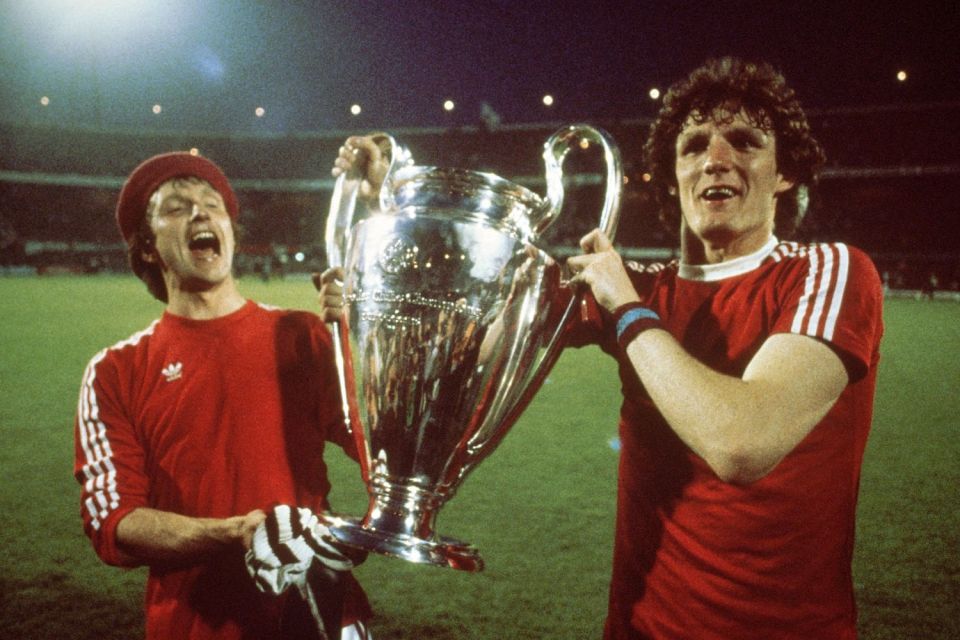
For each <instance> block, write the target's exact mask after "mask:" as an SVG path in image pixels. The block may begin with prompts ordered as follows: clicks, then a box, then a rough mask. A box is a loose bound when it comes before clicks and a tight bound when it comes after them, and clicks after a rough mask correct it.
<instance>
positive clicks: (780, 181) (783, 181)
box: [775, 174, 796, 196]
mask: <svg viewBox="0 0 960 640" xmlns="http://www.w3.org/2000/svg"><path fill="white" fill-rule="evenodd" d="M795 184H796V182H795V181H793V180H788V179H787V178H784V177H783V176H782V175H780V174H777V189H776V192H775V193H776V194H777V195H778V196H779V195H782V194H784V193H786V192H787V191H790V189H793V185H795Z"/></svg>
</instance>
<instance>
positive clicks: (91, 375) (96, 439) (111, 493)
mask: <svg viewBox="0 0 960 640" xmlns="http://www.w3.org/2000/svg"><path fill="white" fill-rule="evenodd" d="M157 322H159V321H158V320H157V321H154V322H153V323H152V324H151V325H150V326H149V327H147V328H146V329H144V330H143V331H140V332H138V333H135V334H133V335H132V336H130V337H129V338H128V339H126V340H123V341H121V342H118V343H117V344H115V345H113V346H112V347H108V348H106V349H104V350H102V351H101V352H100V353H98V354H97V355H95V356H94V357H93V358H92V359H91V360H90V363H89V364H88V365H87V368H86V370H85V371H84V373H83V381H82V383H81V386H80V398H79V400H78V403H77V422H78V428H77V437H78V438H79V439H80V448H81V449H82V450H83V456H84V459H85V464H84V465H83V467H82V473H83V478H84V483H83V491H84V493H85V494H87V498H86V500H84V507H85V508H86V509H87V513H88V514H89V515H90V524H91V526H92V527H93V528H94V529H99V528H100V524H101V522H102V521H103V519H104V518H106V517H107V516H108V515H109V514H110V512H111V511H112V510H114V509H116V508H117V507H118V506H120V494H119V492H118V491H117V470H116V467H114V464H113V449H112V448H111V446H110V439H109V437H108V436H107V426H106V425H105V424H104V423H103V421H101V420H100V405H99V402H98V400H97V392H96V387H95V386H94V382H95V380H96V377H97V365H99V364H100V363H101V362H103V360H104V358H106V357H107V354H108V353H109V352H110V351H112V350H118V349H122V348H124V347H128V346H134V345H136V344H137V343H139V342H140V341H141V340H142V339H143V338H144V337H145V336H149V335H151V334H152V333H153V330H154V328H156V326H157Z"/></svg>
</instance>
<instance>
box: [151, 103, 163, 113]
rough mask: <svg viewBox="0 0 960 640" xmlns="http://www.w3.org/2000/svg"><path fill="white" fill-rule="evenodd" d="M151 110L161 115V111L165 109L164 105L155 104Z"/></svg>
mask: <svg viewBox="0 0 960 640" xmlns="http://www.w3.org/2000/svg"><path fill="white" fill-rule="evenodd" d="M151 111H153V113H154V114H155V115H160V112H161V111H163V107H162V106H160V105H159V104H155V105H153V109H151Z"/></svg>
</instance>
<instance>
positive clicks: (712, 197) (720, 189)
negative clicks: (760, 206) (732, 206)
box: [700, 185, 740, 202]
mask: <svg viewBox="0 0 960 640" xmlns="http://www.w3.org/2000/svg"><path fill="white" fill-rule="evenodd" d="M738 195H740V192H739V191H737V190H736V189H734V188H733V187H728V186H725V185H720V186H715V187H707V188H706V189H704V190H703V191H702V192H701V193H700V197H701V198H703V199H704V200H708V201H710V202H722V201H723V200H728V199H730V198H734V197H736V196H738Z"/></svg>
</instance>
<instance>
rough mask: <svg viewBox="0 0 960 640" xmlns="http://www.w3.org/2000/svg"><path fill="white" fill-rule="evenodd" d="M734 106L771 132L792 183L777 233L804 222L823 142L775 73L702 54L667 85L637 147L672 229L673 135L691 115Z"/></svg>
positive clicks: (675, 206)
mask: <svg viewBox="0 0 960 640" xmlns="http://www.w3.org/2000/svg"><path fill="white" fill-rule="evenodd" d="M741 111H742V112H743V113H745V114H746V116H747V117H748V118H749V119H750V120H751V123H752V124H753V125H754V126H757V127H759V128H761V129H763V130H764V131H765V132H767V133H771V132H772V133H773V135H774V136H775V139H776V153H777V170H778V171H779V172H780V173H781V174H782V175H783V177H784V178H786V179H787V180H791V181H793V183H794V186H793V187H792V188H791V189H790V190H788V191H787V192H785V193H783V194H781V195H780V197H779V198H778V199H777V210H776V218H775V225H776V232H777V234H778V236H780V237H781V238H789V237H790V236H792V235H793V233H794V232H795V231H796V229H797V227H798V226H799V225H800V222H801V221H802V220H803V216H804V215H805V214H806V210H807V203H808V201H809V197H810V190H811V189H812V188H813V187H815V186H816V180H817V171H818V170H819V169H820V167H821V166H822V165H823V162H824V159H825V157H824V153H823V148H822V147H821V146H820V143H818V142H817V141H816V140H815V139H814V138H813V136H812V135H811V133H810V125H809V124H808V123H807V117H806V115H805V114H804V112H803V109H801V108H800V103H799V102H798V101H797V98H796V96H795V94H794V91H793V89H791V88H790V87H788V86H787V82H786V80H785V79H784V77H783V75H781V74H780V72H778V71H777V70H776V69H774V68H773V66H772V65H770V64H769V63H766V62H747V61H744V60H741V59H739V58H734V57H724V58H719V59H712V60H708V61H707V62H705V63H704V64H703V65H701V66H700V67H698V68H697V69H694V70H693V71H692V72H691V73H690V75H688V76H687V77H686V78H684V79H683V80H680V81H679V82H677V83H676V84H674V85H673V86H672V87H670V90H669V91H667V94H666V95H665V96H664V99H663V106H662V107H661V109H660V113H659V114H658V115H657V118H656V120H654V122H653V125H652V126H651V128H650V133H649V136H648V138H647V142H646V144H645V145H644V159H645V162H646V165H647V169H648V171H649V173H650V176H651V181H650V182H651V184H652V185H653V187H654V194H655V197H656V199H657V203H658V204H659V207H660V218H661V220H663V222H664V223H665V224H666V225H667V226H668V227H669V228H670V229H671V230H672V231H674V232H676V231H677V230H678V229H679V226H680V205H679V201H678V199H677V197H676V195H675V189H676V186H677V176H676V141H677V136H678V135H679V134H680V132H681V131H682V130H683V127H684V125H685V124H686V123H687V121H688V120H689V119H691V118H692V119H693V120H694V121H695V122H697V123H702V122H705V121H707V120H711V119H714V118H715V117H718V116H721V117H724V116H725V117H729V114H732V113H738V112H741ZM671 191H674V193H671Z"/></svg>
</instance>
